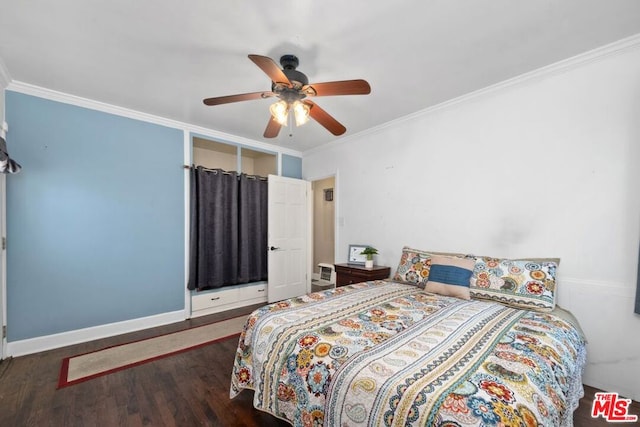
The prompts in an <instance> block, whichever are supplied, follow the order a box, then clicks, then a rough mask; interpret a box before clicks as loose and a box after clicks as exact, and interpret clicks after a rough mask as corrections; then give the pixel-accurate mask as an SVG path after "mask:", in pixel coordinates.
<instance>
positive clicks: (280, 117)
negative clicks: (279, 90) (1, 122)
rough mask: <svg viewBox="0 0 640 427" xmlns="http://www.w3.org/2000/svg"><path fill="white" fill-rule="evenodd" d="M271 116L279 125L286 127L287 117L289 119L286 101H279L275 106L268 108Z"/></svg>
mask: <svg viewBox="0 0 640 427" xmlns="http://www.w3.org/2000/svg"><path fill="white" fill-rule="evenodd" d="M269 111H270V112H271V116H272V117H273V119H274V120H275V121H276V122H278V123H280V124H281V125H282V126H286V125H287V117H289V104H287V102H286V101H283V100H280V101H278V102H276V103H275V104H271V106H270V107H269Z"/></svg>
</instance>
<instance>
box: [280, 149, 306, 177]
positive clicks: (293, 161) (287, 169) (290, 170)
mask: <svg viewBox="0 0 640 427" xmlns="http://www.w3.org/2000/svg"><path fill="white" fill-rule="evenodd" d="M281 175H282V176H286V177H289V178H298V179H302V159H301V158H300V157H295V156H290V155H288V154H283V155H282V173H281Z"/></svg>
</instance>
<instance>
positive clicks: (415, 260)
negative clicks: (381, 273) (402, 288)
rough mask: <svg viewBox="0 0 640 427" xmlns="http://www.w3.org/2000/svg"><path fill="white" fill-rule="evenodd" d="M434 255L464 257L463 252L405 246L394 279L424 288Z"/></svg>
mask: <svg viewBox="0 0 640 427" xmlns="http://www.w3.org/2000/svg"><path fill="white" fill-rule="evenodd" d="M434 255H451V256H458V257H464V255H462V254H450V253H445V252H432V251H423V250H421V249H413V248H410V247H408V246H405V247H403V248H402V255H401V256H400V262H399V263H398V268H397V269H396V273H395V274H394V276H393V280H394V281H396V282H402V283H407V284H410V285H415V286H418V287H420V288H424V287H425V285H426V284H427V281H428V279H429V269H430V268H431V258H432V257H433V256H434Z"/></svg>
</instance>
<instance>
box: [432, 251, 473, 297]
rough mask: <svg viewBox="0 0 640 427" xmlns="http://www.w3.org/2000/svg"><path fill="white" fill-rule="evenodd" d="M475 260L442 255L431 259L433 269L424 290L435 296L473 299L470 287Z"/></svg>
mask: <svg viewBox="0 0 640 427" xmlns="http://www.w3.org/2000/svg"><path fill="white" fill-rule="evenodd" d="M474 267H475V260H473V259H469V258H458V257H450V256H442V255H434V256H433V257H432V258H431V269H430V271H429V278H428V281H427V284H426V285H425V288H424V290H425V291H428V292H433V293H435V294H440V295H445V296H451V297H456V298H462V299H467V300H468V299H471V293H470V291H469V285H470V282H471V276H472V275H473V268H474Z"/></svg>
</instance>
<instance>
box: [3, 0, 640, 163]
mask: <svg viewBox="0 0 640 427" xmlns="http://www.w3.org/2000/svg"><path fill="white" fill-rule="evenodd" d="M638 33H640V1H638V0H474V1H469V0H395V1H371V0H368V1H365V0H349V1H345V0H324V1H311V0H271V1H264V0H236V1H231V0H219V1H214V0H191V1H168V0H161V1H160V0H135V1H131V0H126V1H125V0H112V1H96V0H58V1H49V0H30V1H15V0H13V1H12V0H0V60H1V61H2V62H4V65H5V68H6V69H7V70H8V73H9V76H10V78H11V79H12V80H13V81H15V82H22V83H28V84H33V85H36V86H41V87H44V88H48V89H52V90H55V91H60V92H63V93H67V94H71V95H76V96H80V97H84V98H89V99H93V100H97V101H101V102H104V103H108V104H112V105H116V106H120V107H125V108H129V109H133V110H137V111H142V112H145V113H150V114H153V115H157V116H160V117H164V118H168V119H173V120H177V121H181V122H185V123H189V124H193V125H197V126H202V127H206V128H210V129H215V130H217V131H221V132H225V133H229V134H232V135H238V136H242V137H245V138H250V139H252V140H256V141H262V142H268V143H275V144H278V145H280V146H283V147H287V148H291V149H294V150H299V151H305V150H307V149H310V148H313V147H315V146H318V145H320V144H323V143H326V142H329V141H333V140H335V139H336V138H337V137H335V136H333V135H331V134H330V133H329V132H328V131H326V130H325V129H324V128H323V127H321V126H320V125H318V124H317V123H315V122H312V123H309V124H307V125H304V126H302V127H299V128H293V134H292V136H289V133H290V132H289V129H288V128H283V130H282V131H281V132H280V135H279V136H278V138H276V139H265V138H263V137H262V133H263V131H264V128H265V126H266V124H267V120H268V118H269V113H268V106H269V104H271V103H272V102H274V101H273V99H265V100H254V101H246V102H241V103H236V104H227V105H219V106H214V107H207V106H205V105H204V104H203V103H202V99H203V98H207V97H216V96H223V95H232V94H237V93H246V92H256V91H266V90H270V81H269V78H268V77H267V76H266V75H265V74H264V73H263V72H262V71H261V70H260V69H259V68H258V67H257V66H256V65H255V64H254V63H252V62H251V61H250V60H249V59H248V58H247V55H248V54H250V53H252V54H258V55H265V56H269V57H271V58H273V59H274V60H275V61H276V62H279V58H280V56H281V55H283V54H294V55H297V56H298V58H299V59H300V65H299V67H298V70H299V71H302V72H303V73H305V74H306V75H307V76H308V77H309V80H310V82H312V83H313V82H324V81H334V80H350V79H360V78H362V79H365V80H367V81H368V82H369V83H370V85H371V88H372V92H371V94H370V95H364V96H362V95H359V96H334V97H317V98H315V99H314V101H315V102H316V103H317V104H318V105H320V106H321V107H322V108H323V109H324V110H326V111H327V112H328V113H330V114H331V115H333V116H334V117H335V118H336V119H337V120H338V121H340V122H341V123H342V124H344V125H345V126H346V128H347V132H346V134H345V135H344V136H347V135H352V134H354V133H357V132H361V131H364V130H366V129H370V128H372V127H375V126H378V125H381V124H383V123H386V122H389V121H391V120H394V119H397V118H400V117H402V116H406V115H408V114H411V113H413V112H416V111H419V110H422V109H425V108H428V107H430V106H433V105H436V104H439V103H441V102H443V101H446V100H449V99H452V98H456V97H458V96H461V95H463V94H465V93H469V92H472V91H474V90H477V89H481V88H483V87H487V86H489V85H492V84H495V83H498V82H500V81H503V80H506V79H508V78H511V77H515V76H518V75H520V74H523V73H526V72H528V71H532V70H535V69H537V68H540V67H543V66H545V65H548V64H551V63H554V62H557V61H560V60H562V59H565V58H568V57H571V56H574V55H577V54H580V53H583V52H586V51H589V50H591V49H594V48H596V47H600V46H603V45H605V44H608V43H611V42H614V41H617V40H620V39H623V38H626V37H629V36H632V35H635V34H638Z"/></svg>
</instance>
